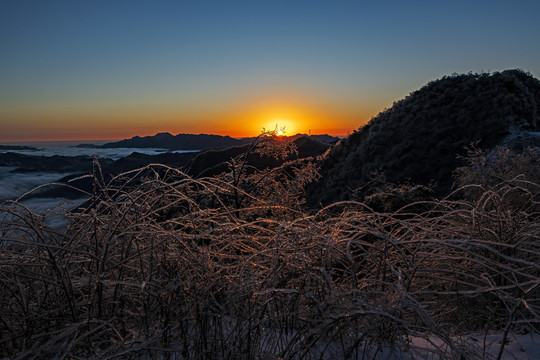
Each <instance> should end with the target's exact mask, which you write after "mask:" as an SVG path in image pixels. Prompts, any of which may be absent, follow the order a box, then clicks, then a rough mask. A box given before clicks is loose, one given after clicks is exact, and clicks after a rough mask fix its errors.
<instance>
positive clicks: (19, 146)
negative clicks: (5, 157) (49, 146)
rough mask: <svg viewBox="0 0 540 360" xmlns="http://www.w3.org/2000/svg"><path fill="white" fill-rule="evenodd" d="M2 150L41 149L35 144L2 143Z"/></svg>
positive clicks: (0, 149)
mask: <svg viewBox="0 0 540 360" xmlns="http://www.w3.org/2000/svg"><path fill="white" fill-rule="evenodd" d="M2 150H31V151H37V150H39V149H38V148H36V147H33V146H26V145H0V151H2Z"/></svg>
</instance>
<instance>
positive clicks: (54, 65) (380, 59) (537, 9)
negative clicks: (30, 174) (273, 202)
mask: <svg viewBox="0 0 540 360" xmlns="http://www.w3.org/2000/svg"><path fill="white" fill-rule="evenodd" d="M539 14H540V1H538V0H508V1H497V0H492V1H483V0H482V1H481V0H467V1H462V0H453V1H433V0H429V1H416V0H409V1H403V0H400V1H391V0H380V1H373V0H372V1H361V0H357V1H337V0H332V1H331V0H328V1H319V0H309V1H294V0H287V1H281V0H268V1H262V0H260V1H259V0H251V1H234V0H227V1H222V0H220V1H206V0H195V1H180V0H177V1H150V0H147V1H145V0H125V1H124V0H95V1H89V0H84V1H83V0H65V1H60V0H48V1H43V0H33V1H31V0H0V142H9V141H31V140H89V139H103V140H109V139H111V140H112V139H123V138H129V137H132V136H135V135H139V136H146V135H153V134H156V133H158V132H165V131H166V132H170V133H172V134H178V133H196V134H198V133H212V134H220V135H230V136H234V137H242V136H255V135H257V134H259V133H260V132H261V131H262V129H263V128H264V129H273V128H275V126H276V125H277V126H278V127H283V126H284V127H285V130H286V132H287V134H289V135H292V134H295V133H298V132H300V133H309V132H311V133H312V134H323V133H328V134H331V135H339V136H343V135H347V134H349V133H351V132H352V131H354V130H355V129H358V128H359V127H361V126H363V125H364V124H366V123H367V122H368V121H369V120H370V119H371V118H372V117H373V116H375V115H377V114H378V113H379V112H380V111H382V110H384V109H385V108H388V107H391V106H392V104H393V102H394V101H397V100H399V99H401V98H403V97H405V96H406V95H408V94H409V93H410V92H412V91H414V90H417V89H419V88H420V87H422V86H423V85H425V84H426V83H427V82H429V81H431V80H435V79H438V78H440V77H442V76H444V75H451V74H453V73H468V72H494V71H502V70H505V69H511V68H521V69H523V70H525V71H528V72H530V73H531V74H532V75H533V76H535V77H537V78H539V77H540V41H539V38H540V21H538V16H539Z"/></svg>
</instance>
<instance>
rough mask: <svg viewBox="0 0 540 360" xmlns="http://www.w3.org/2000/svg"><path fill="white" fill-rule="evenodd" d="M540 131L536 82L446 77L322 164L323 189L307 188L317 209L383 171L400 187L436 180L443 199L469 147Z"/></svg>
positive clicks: (518, 76) (495, 76) (496, 76)
mask: <svg viewBox="0 0 540 360" xmlns="http://www.w3.org/2000/svg"><path fill="white" fill-rule="evenodd" d="M539 127H540V81H539V80H538V79H536V78H534V77H532V76H531V75H530V74H528V73H526V72H524V71H522V70H506V71H503V72H500V73H499V72H497V73H492V74H466V75H452V76H445V77H443V78H441V79H439V80H435V81H432V82H430V83H428V84H427V85H425V86H424V87H422V88H421V89H419V90H417V91H415V92H412V93H411V94H409V95H408V96H407V97H405V98H404V99H402V100H400V101H398V102H396V103H394V105H393V106H392V107H391V108H390V109H387V110H385V111H383V112H381V113H380V114H379V115H377V116H376V117H375V118H373V119H372V120H371V121H370V122H369V123H368V124H367V125H365V126H364V127H362V128H360V129H359V130H357V131H355V132H354V133H353V134H351V135H350V136H349V137H347V138H345V139H343V140H342V141H340V142H339V143H338V144H337V145H335V146H334V147H333V148H331V149H330V150H329V151H328V152H327V153H326V155H325V156H324V158H323V159H322V160H321V162H320V165H321V170H320V171H321V175H322V177H321V179H320V181H319V182H318V183H315V184H311V186H310V187H309V188H308V199H309V202H310V203H311V204H312V205H316V204H328V203H331V202H334V201H337V200H343V199H347V198H349V197H350V195H351V193H352V192H353V191H354V190H355V189H358V188H360V187H364V186H365V185H366V184H367V183H368V182H369V181H370V179H372V178H373V173H374V172H376V171H378V170H382V171H383V172H384V174H385V176H386V179H387V181H389V182H393V183H404V182H410V183H415V184H428V183H429V182H430V181H431V180H434V181H435V182H436V187H435V190H436V191H437V192H438V193H439V194H444V193H445V192H447V191H449V190H450V188H451V186H452V183H453V178H452V172H453V171H454V169H455V168H456V167H457V166H459V165H460V164H461V161H462V160H460V159H459V158H458V155H464V154H465V153H466V150H465V149H464V148H465V147H466V146H469V145H470V144H471V143H476V144H477V146H478V147H480V148H484V149H489V148H492V147H494V146H495V145H497V144H501V143H503V142H504V143H505V145H508V144H509V139H510V138H512V139H520V138H521V139H523V138H526V137H527V136H526V134H527V133H530V132H535V131H539V130H540V129H539ZM532 138H533V139H536V141H537V140H538V137H534V136H533V137H532ZM530 139H531V137H529V140H530ZM368 188H369V186H365V187H364V188H363V189H364V191H365V190H367V189H368Z"/></svg>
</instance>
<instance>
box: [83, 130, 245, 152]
mask: <svg viewBox="0 0 540 360" xmlns="http://www.w3.org/2000/svg"><path fill="white" fill-rule="evenodd" d="M249 141H250V140H249V139H234V138H232V137H230V136H221V135H208V134H197V135H195V134H178V135H171V134H169V133H168V132H165V133H159V134H156V135H153V136H144V137H140V136H134V137H132V138H131V139H125V140H121V141H115V142H110V143H107V144H104V145H102V146H96V145H91V146H93V147H102V148H162V149H168V150H206V149H222V148H226V147H230V146H240V145H244V144H247V143H249ZM79 146H81V147H88V145H79Z"/></svg>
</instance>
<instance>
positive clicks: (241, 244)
mask: <svg viewBox="0 0 540 360" xmlns="http://www.w3.org/2000/svg"><path fill="white" fill-rule="evenodd" d="M98 170H99V169H98ZM141 174H144V180H143V181H142V182H139V181H138V180H137V181H136V179H140V176H141ZM94 180H95V184H96V186H95V191H94V195H93V197H92V198H91V199H90V200H89V202H88V203H87V205H86V206H84V207H81V208H79V209H77V210H76V211H72V212H68V213H66V216H69V217H70V220H71V222H70V225H69V226H68V228H67V229H65V230H63V231H55V230H53V229H51V228H49V227H47V226H46V224H45V223H44V221H43V218H42V216H41V215H39V214H33V213H31V212H30V211H29V210H28V209H25V208H24V207H23V206H22V205H20V204H19V203H5V204H3V205H2V208H1V211H2V212H1V215H0V236H1V242H2V248H1V252H0V282H1V284H0V334H1V337H0V354H2V356H5V357H9V358H14V359H42V358H56V359H64V358H69V359H82V358H96V359H97V358H99V359H112V358H143V359H162V358H172V359H188V358H197V359H277V358H285V359H312V358H313V359H318V358H350V359H362V358H364V356H368V355H367V354H369V356H370V357H371V356H375V355H376V354H377V353H379V354H382V351H383V350H382V349H383V348H384V349H387V350H385V351H387V352H388V351H392V349H395V350H396V351H397V350H398V349H401V350H403V349H405V350H407V349H408V351H410V352H411V353H414V351H416V350H418V349H414V346H413V344H410V342H409V340H410V336H420V337H425V338H430V337H431V336H433V335H435V336H437V337H439V338H440V339H442V340H443V341H444V342H445V343H446V344H447V346H448V347H449V348H450V349H452V355H451V356H455V358H459V357H460V356H464V357H465V358H473V359H474V358H482V354H470V353H468V350H467V347H466V346H465V345H464V343H463V342H462V341H461V340H459V335H461V334H463V333H465V332H471V331H488V330H501V331H504V330H507V331H508V330H509V329H514V328H516V327H519V328H529V329H532V328H534V327H535V326H536V329H538V321H539V320H540V317H539V314H540V288H539V283H540V264H539V262H538V259H539V255H540V241H539V240H540V239H539V236H540V222H539V221H538V219H539V218H540V217H539V215H540V214H539V212H538V209H539V202H538V200H539V198H538V194H539V185H538V184H534V183H530V182H525V181H524V180H520V179H519V178H517V179H514V180H513V181H511V182H506V183H504V184H501V185H500V186H499V187H497V188H494V189H493V188H492V189H484V190H482V191H483V196H481V197H479V199H477V200H475V201H474V202H472V201H467V200H459V201H456V200H449V199H445V200H442V201H439V202H433V203H424V204H423V208H428V209H429V211H426V212H425V213H422V214H417V213H413V212H409V211H408V209H409V207H404V208H402V209H400V210H399V211H397V212H394V213H377V212H374V211H372V210H371V209H369V208H368V207H367V206H366V205H364V204H362V203H359V202H342V203H336V204H333V205H331V206H329V207H326V208H324V209H322V210H321V211H319V212H317V213H315V214H313V213H307V212H304V211H302V210H301V209H298V208H290V207H287V206H285V205H277V204H276V203H275V202H269V200H268V199H261V198H257V197H254V196H252V195H251V194H249V193H242V190H241V189H239V188H238V187H233V186H232V185H230V183H228V182H227V181H224V180H219V179H216V178H213V179H199V180H194V179H192V178H189V177H187V176H186V175H184V174H183V173H181V172H180V171H178V170H176V169H172V168H166V167H163V166H157V165H155V166H148V167H146V168H144V169H140V170H137V171H133V172H129V173H125V174H122V175H120V176H119V177H117V178H116V179H114V181H112V182H110V183H109V184H104V183H103V181H102V179H101V178H100V175H99V171H96V172H95V174H94ZM239 192H240V193H242V196H244V197H245V198H249V199H250V201H245V202H244V203H245V204H246V206H245V207H243V208H242V209H237V208H235V206H233V205H234V201H233V200H232V197H233V196H235V194H236V196H237V195H238V193H239ZM515 199H519V201H518V202H516V201H515ZM414 205H415V204H412V205H411V206H414ZM415 208H418V207H417V206H416V207H415ZM503 346H504V345H503ZM388 349H390V350H388ZM435 355H436V354H435ZM447 356H450V355H447ZM441 357H442V355H441Z"/></svg>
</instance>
